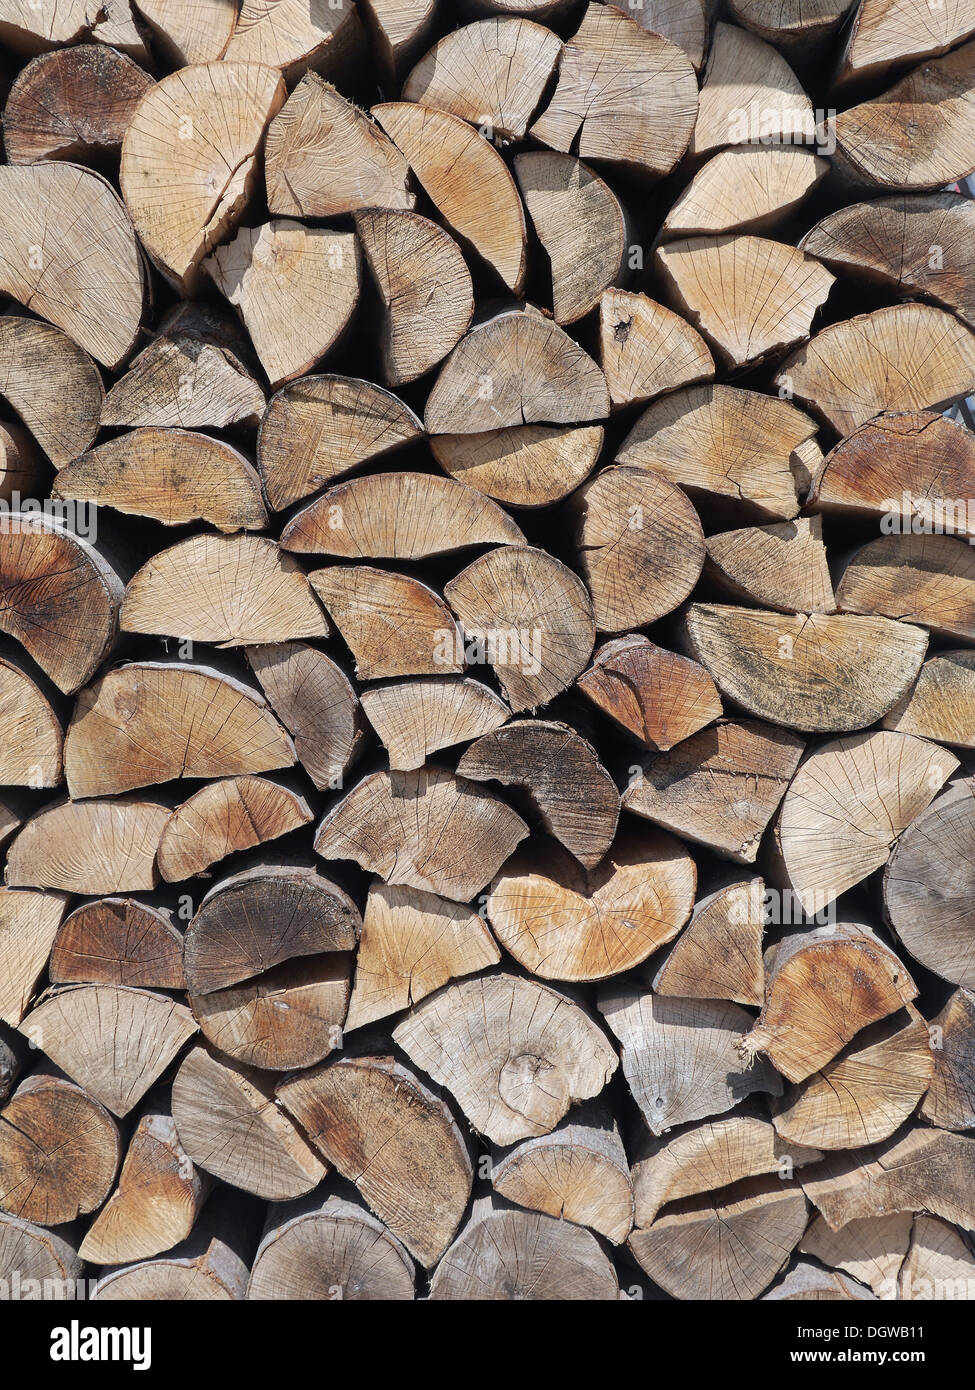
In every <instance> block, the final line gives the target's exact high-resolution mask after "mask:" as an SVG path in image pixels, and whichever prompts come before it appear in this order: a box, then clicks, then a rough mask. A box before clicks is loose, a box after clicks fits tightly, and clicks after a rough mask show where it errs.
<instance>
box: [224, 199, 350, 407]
mask: <svg viewBox="0 0 975 1390" xmlns="http://www.w3.org/2000/svg"><path fill="white" fill-rule="evenodd" d="M201 268H202V270H204V271H206V272H207V273H208V274H209V275H210V277H211V279H212V280H213V281H214V283H215V284H216V286H217V288H218V289H219V290H220V292H221V293H222V294H223V295H225V296H226V298H227V299H228V300H229V301H230V303H231V304H233V305H234V306H235V307H236V309H237V311H238V313H239V314H240V316H241V318H242V319H243V321H244V323H245V324H246V326H247V331H248V332H249V333H250V336H251V340H252V341H253V344H254V350H255V351H256V353H257V355H258V357H259V358H260V362H261V366H262V367H263V368H264V370H265V372H266V373H267V375H268V378H269V379H270V382H271V389H272V390H276V389H277V387H279V386H282V385H283V384H284V383H285V382H286V381H291V380H292V378H294V377H296V376H301V375H303V374H304V373H305V372H309V371H311V369H312V368H313V367H314V366H315V364H316V363H317V362H320V361H321V359H322V358H323V357H324V356H325V354H326V353H327V352H328V350H329V348H331V347H332V346H333V344H334V343H335V341H336V339H337V338H338V337H339V335H340V334H341V333H342V331H343V329H344V328H345V326H346V325H347V323H348V322H349V319H350V318H351V316H352V311H353V310H354V309H355V306H356V304H357V303H358V300H359V285H360V270H359V243H358V242H357V241H356V238H355V237H354V236H353V234H352V233H351V232H335V231H331V230H329V229H328V228H326V227H318V228H313V227H305V226H304V225H303V224H302V223H300V222H295V221H292V220H291V219H290V218H287V219H286V218H283V217H282V218H277V219H276V220H275V221H273V222H265V223H263V224H262V225H261V226H260V227H245V228H243V230H242V231H240V232H238V233H237V236H236V237H235V238H234V240H233V241H231V242H229V243H228V244H227V245H225V246H218V247H217V248H216V250H215V251H214V252H213V254H212V255H211V256H208V257H207V259H206V260H205V261H203V262H202V266H201Z"/></svg>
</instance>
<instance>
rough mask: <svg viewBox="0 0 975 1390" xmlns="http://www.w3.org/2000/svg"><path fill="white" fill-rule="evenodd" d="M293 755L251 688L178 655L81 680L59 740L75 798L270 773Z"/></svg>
mask: <svg viewBox="0 0 975 1390" xmlns="http://www.w3.org/2000/svg"><path fill="white" fill-rule="evenodd" d="M294 760H295V752H294V746H293V745H292V743H291V740H290V739H289V738H288V736H287V734H286V733H285V732H284V730H283V729H282V728H281V726H280V724H279V723H278V722H277V720H276V719H275V718H274V715H273V714H272V713H271V711H270V710H269V709H268V707H267V705H266V704H265V702H264V700H263V699H262V698H261V696H260V695H259V694H257V693H255V692H254V691H253V690H252V689H251V688H250V687H249V686H248V685H246V684H245V683H244V682H243V681H240V680H238V679H236V678H235V677H231V676H224V675H221V674H220V672H219V671H217V670H215V669H214V668H213V667H209V666H201V665H191V664H190V663H189V662H179V661H176V662H161V661H160V662H156V661H152V662H150V661H143V662H131V663H129V664H128V665H125V666H116V667H115V668H114V669H113V670H111V671H109V672H107V673H106V674H105V675H104V676H101V677H99V679H98V680H96V681H95V682H94V684H93V685H90V686H86V687H85V689H84V690H82V691H81V693H80V694H79V696H78V698H77V700H76V702H75V710H74V715H73V717H72V720H71V723H70V725H69V726H68V732H67V736H66V738H65V744H64V768H65V775H66V777H67V782H68V790H69V792H70V794H71V796H73V797H89V796H105V795H111V794H114V793H116V792H125V791H131V790H133V789H134V788H137V787H148V786H152V785H154V784H155V783H157V782H169V781H171V780H173V779H174V778H180V777H207V778H210V777H232V776H234V775H235V774H236V773H249V772H269V771H271V770H272V769H274V768H280V767H290V766H291V765H292V764H293V763H294ZM228 830H229V827H228ZM175 833H177V834H178V833H179V832H178V830H177V831H176V832H175Z"/></svg>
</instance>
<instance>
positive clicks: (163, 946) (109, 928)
mask: <svg viewBox="0 0 975 1390" xmlns="http://www.w3.org/2000/svg"><path fill="white" fill-rule="evenodd" d="M50 897H51V895H50V894H46V895H45V898H44V901H48V900H49V899H50ZM48 973H49V975H50V979H51V983H52V984H55V985H66V984H93V985H133V986H135V987H137V988H138V987H139V986H142V987H143V988H145V989H185V988H186V979H185V977H184V975H183V936H182V933H181V932H179V931H178V930H177V928H176V927H175V926H174V925H173V920H172V916H171V914H170V913H169V912H167V911H166V910H165V908H161V907H153V906H151V905H149V904H146V903H142V902H139V901H138V900H137V899H135V898H98V899H96V900H95V901H94V902H89V903H82V905H81V907H77V908H75V910H74V912H72V913H71V914H70V915H69V916H68V917H67V918H66V919H65V921H64V923H63V924H62V926H61V927H60V928H59V930H58V934H57V936H56V937H55V939H54V945H53V947H52V948H51V958H50V962H49V965H48Z"/></svg>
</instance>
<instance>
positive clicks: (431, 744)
mask: <svg viewBox="0 0 975 1390" xmlns="http://www.w3.org/2000/svg"><path fill="white" fill-rule="evenodd" d="M362 708H363V710H364V711H365V713H366V715H367V717H368V719H369V722H370V724H371V725H372V726H373V728H374V729H375V730H376V733H377V734H378V735H379V737H380V739H381V740H382V742H383V744H384V746H385V748H386V752H387V754H388V755H389V766H390V769H391V771H406V772H409V771H413V770H415V769H416V768H418V767H422V766H423V764H424V762H425V761H426V758H427V754H428V753H436V752H437V751H438V750H439V749H441V748H450V747H452V746H453V745H454V744H457V743H466V742H467V741H468V739H476V738H480V737H482V735H484V734H490V733H493V732H494V731H495V730H496V729H499V728H500V727H501V725H502V724H504V722H505V720H507V719H508V718H509V716H510V713H511V711H510V710H509V709H508V706H507V705H506V704H505V703H504V701H503V700H502V699H500V698H499V697H498V696H497V695H495V693H494V691H493V690H490V689H489V688H488V687H487V686H486V685H482V684H481V682H480V681H475V680H471V679H470V678H469V677H467V676H461V677H459V678H454V677H451V676H431V677H428V678H424V677H420V678H419V679H417V680H405V681H393V682H390V684H389V685H376V686H370V688H369V689H368V690H364V691H363V692H362Z"/></svg>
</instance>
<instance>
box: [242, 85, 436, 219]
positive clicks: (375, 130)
mask: <svg viewBox="0 0 975 1390" xmlns="http://www.w3.org/2000/svg"><path fill="white" fill-rule="evenodd" d="M264 173H265V179H266V182H267V205H268V211H269V212H270V213H271V215H272V217H336V216H338V215H340V214H341V213H346V212H355V211H356V210H357V209H359V208H364V207H376V208H412V207H413V206H414V204H415V203H416V198H415V196H414V194H413V192H412V191H411V188H410V171H409V166H408V164H407V162H406V160H405V159H404V158H403V156H402V155H401V154H400V152H399V150H398V149H397V148H396V146H395V145H394V144H393V142H392V141H391V140H390V139H389V138H388V137H387V136H386V135H384V134H383V132H382V131H381V130H380V128H379V126H378V125H377V124H376V123H375V121H371V120H370V119H369V117H368V116H367V115H366V114H365V113H364V112H363V111H360V110H359V109H358V107H356V106H353V105H352V103H351V102H350V101H346V99H345V97H343V96H342V94H341V93H340V92H338V91H336V89H335V88H334V87H333V86H332V85H331V84H330V83H328V82H323V81H322V79H321V78H320V77H319V76H318V74H317V73H314V72H307V73H306V74H305V76H304V77H303V78H302V79H301V81H300V82H299V83H298V85H297V87H296V88H295V90H294V91H293V92H292V94H291V96H290V97H289V98H288V100H287V101H286V102H285V104H284V106H283V107H282V108H281V110H280V111H279V112H278V114H277V115H276V116H275V117H274V120H273V121H272V122H271V124H270V126H269V127H268V132H267V137H266V140H265V151H264Z"/></svg>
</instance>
